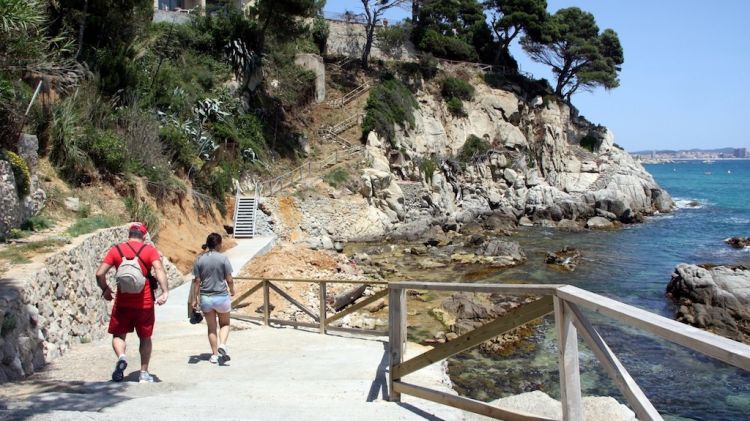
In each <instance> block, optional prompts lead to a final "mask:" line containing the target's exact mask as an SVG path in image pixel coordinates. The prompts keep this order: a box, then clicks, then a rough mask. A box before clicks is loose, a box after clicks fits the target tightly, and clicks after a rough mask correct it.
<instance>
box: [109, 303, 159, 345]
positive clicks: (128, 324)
mask: <svg viewBox="0 0 750 421" xmlns="http://www.w3.org/2000/svg"><path fill="white" fill-rule="evenodd" d="M154 321H155V317H154V308H153V307H151V308H118V307H115V308H113V309H112V317H111V318H110V319H109V330H108V332H109V333H111V334H113V335H117V336H120V335H124V334H126V333H129V332H132V331H133V330H135V332H136V333H137V334H138V337H139V338H150V337H151V334H152V333H153V332H154Z"/></svg>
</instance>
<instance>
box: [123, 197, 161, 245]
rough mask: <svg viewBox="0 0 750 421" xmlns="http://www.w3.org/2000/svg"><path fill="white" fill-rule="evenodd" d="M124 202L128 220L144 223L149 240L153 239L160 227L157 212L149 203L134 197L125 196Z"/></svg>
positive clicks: (157, 234)
mask: <svg viewBox="0 0 750 421" xmlns="http://www.w3.org/2000/svg"><path fill="white" fill-rule="evenodd" d="M124 202H125V210H126V211H127V212H128V216H129V217H130V220H131V221H138V222H142V223H143V224H144V225H146V227H147V228H148V232H149V235H151V240H152V241H153V240H155V239H156V237H158V236H159V228H160V227H161V221H160V218H159V214H158V213H157V212H156V211H155V210H154V208H152V207H151V205H149V204H148V203H146V202H143V201H141V200H139V199H136V198H134V197H126V198H125V199H124Z"/></svg>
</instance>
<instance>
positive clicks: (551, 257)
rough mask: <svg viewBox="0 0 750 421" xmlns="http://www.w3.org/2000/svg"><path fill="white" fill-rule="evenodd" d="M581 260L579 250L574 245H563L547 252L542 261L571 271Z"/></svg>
mask: <svg viewBox="0 0 750 421" xmlns="http://www.w3.org/2000/svg"><path fill="white" fill-rule="evenodd" d="M580 260H581V252H580V251H578V250H577V249H576V248H574V247H567V246H566V247H564V248H563V249H562V250H558V251H556V252H548V253H547V256H546V257H545V258H544V263H546V264H548V265H551V266H553V267H556V268H559V269H560V270H564V271H568V272H573V271H574V270H576V267H577V266H578V262H579V261H580Z"/></svg>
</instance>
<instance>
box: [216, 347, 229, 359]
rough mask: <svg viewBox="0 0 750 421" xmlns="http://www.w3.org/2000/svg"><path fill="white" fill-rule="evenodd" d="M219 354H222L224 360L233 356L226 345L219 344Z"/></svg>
mask: <svg viewBox="0 0 750 421" xmlns="http://www.w3.org/2000/svg"><path fill="white" fill-rule="evenodd" d="M219 355H221V359H222V360H223V361H229V360H231V358H230V357H229V352H228V351H227V346H226V345H219Z"/></svg>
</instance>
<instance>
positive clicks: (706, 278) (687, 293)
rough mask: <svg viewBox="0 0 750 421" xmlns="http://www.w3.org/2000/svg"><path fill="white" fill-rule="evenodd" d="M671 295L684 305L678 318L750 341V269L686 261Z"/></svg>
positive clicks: (677, 271) (674, 280)
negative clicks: (693, 263)
mask: <svg viewBox="0 0 750 421" xmlns="http://www.w3.org/2000/svg"><path fill="white" fill-rule="evenodd" d="M667 296H668V297H670V298H671V299H672V300H673V301H674V302H675V303H677V304H679V305H680V307H679V309H678V311H677V315H676V318H677V320H679V321H681V322H684V323H687V324H690V325H693V326H696V327H700V328H702V329H706V330H709V331H712V332H714V333H717V334H720V335H722V336H725V337H728V338H730V339H734V340H737V341H741V342H745V343H750V269H748V268H745V267H743V266H737V267H730V266H710V265H690V264H685V263H682V264H679V265H677V266H676V267H675V270H674V273H673V274H672V279H671V280H670V281H669V284H668V285H667Z"/></svg>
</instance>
